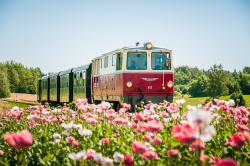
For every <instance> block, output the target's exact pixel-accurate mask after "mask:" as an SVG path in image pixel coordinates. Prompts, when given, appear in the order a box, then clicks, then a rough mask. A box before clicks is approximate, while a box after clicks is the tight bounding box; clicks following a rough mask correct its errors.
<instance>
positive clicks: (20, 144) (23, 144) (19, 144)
mask: <svg viewBox="0 0 250 166" xmlns="http://www.w3.org/2000/svg"><path fill="white" fill-rule="evenodd" d="M3 137H4V139H5V140H6V142H7V143H8V144H9V145H10V146H12V147H13V148H15V149H23V148H28V147H30V146H31V145H32V143H33V136H32V134H31V133H30V132H29V131H28V130H22V131H20V132H19V133H12V134H4V135H3Z"/></svg>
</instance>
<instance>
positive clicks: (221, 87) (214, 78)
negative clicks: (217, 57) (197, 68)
mask: <svg viewBox="0 0 250 166" xmlns="http://www.w3.org/2000/svg"><path fill="white" fill-rule="evenodd" d="M227 83H228V76H227V72H226V71H224V70H223V67H222V65H221V64H220V65H218V66H217V65H216V64H215V65H214V66H213V67H211V68H210V70H209V73H208V86H207V89H206V93H207V95H208V96H209V97H212V98H219V97H220V96H223V95H228V92H229V90H228V88H227V86H226V85H227Z"/></svg>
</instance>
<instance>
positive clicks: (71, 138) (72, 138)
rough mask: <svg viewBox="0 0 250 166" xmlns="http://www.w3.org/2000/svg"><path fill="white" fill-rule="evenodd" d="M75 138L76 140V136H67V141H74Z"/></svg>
mask: <svg viewBox="0 0 250 166" xmlns="http://www.w3.org/2000/svg"><path fill="white" fill-rule="evenodd" d="M75 140H76V139H75V138H74V137H72V136H70V137H67V138H66V141H67V142H68V143H72V142H73V141H75Z"/></svg>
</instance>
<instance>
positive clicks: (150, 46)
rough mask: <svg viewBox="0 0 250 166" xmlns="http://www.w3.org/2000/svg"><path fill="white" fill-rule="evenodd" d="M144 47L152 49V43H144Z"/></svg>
mask: <svg viewBox="0 0 250 166" xmlns="http://www.w3.org/2000/svg"><path fill="white" fill-rule="evenodd" d="M146 49H147V50H151V49H152V43H149V42H148V43H146Z"/></svg>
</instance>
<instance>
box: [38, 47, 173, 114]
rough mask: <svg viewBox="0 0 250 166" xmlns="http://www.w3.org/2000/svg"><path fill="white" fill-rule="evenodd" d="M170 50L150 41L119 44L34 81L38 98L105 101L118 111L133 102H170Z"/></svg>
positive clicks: (60, 102) (54, 101) (61, 101)
mask: <svg viewBox="0 0 250 166" xmlns="http://www.w3.org/2000/svg"><path fill="white" fill-rule="evenodd" d="M173 96H174V68H173V51H172V50H170V49H167V48H165V47H159V46H154V45H153V44H152V43H151V42H146V43H144V44H143V45H140V44H139V43H138V42H137V43H136V45H135V46H130V47H122V48H120V49H116V50H114V51H111V52H108V53H105V54H102V55H101V56H99V57H96V58H94V59H92V61H91V62H90V63H88V64H85V65H82V66H78V67H73V68H70V69H67V70H64V71H60V72H56V73H53V74H50V75H46V76H43V77H42V78H41V79H40V80H38V82H37V101H39V102H41V103H42V104H44V103H46V102H47V103H49V104H51V105H63V104H64V103H71V102H76V101H77V99H78V98H87V99H88V102H89V103H94V104H98V103H100V102H101V101H108V102H110V103H113V104H114V108H115V109H116V110H119V108H120V107H121V105H122V103H128V104H131V110H130V111H131V112H133V111H134V107H135V105H137V106H141V103H145V104H146V103H148V102H149V101H151V102H152V103H159V102H162V101H163V100H166V101H168V102H173Z"/></svg>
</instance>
